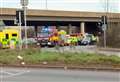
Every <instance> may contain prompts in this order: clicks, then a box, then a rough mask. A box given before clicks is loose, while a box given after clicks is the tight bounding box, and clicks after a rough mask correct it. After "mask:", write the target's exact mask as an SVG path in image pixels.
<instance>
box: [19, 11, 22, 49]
mask: <svg viewBox="0 0 120 82" xmlns="http://www.w3.org/2000/svg"><path fill="white" fill-rule="evenodd" d="M21 24H22V23H21V12H19V26H20V43H19V48H20V50H22V37H21V33H22V32H21V30H22V26H21Z"/></svg>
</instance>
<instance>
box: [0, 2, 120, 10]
mask: <svg viewBox="0 0 120 82" xmlns="http://www.w3.org/2000/svg"><path fill="white" fill-rule="evenodd" d="M104 1H105V0H47V8H48V9H49V10H68V11H93V12H103V11H105V8H104V7H105V2H104ZM108 1H109V12H120V0H108ZM0 7H5V8H6V7H7V8H21V5H20V0H0ZM28 8H29V9H46V0H29V5H28Z"/></svg>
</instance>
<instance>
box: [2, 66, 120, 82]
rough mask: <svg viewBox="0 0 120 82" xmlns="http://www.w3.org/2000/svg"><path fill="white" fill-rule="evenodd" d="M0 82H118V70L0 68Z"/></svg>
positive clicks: (119, 79)
mask: <svg viewBox="0 0 120 82" xmlns="http://www.w3.org/2000/svg"><path fill="white" fill-rule="evenodd" d="M0 69H1V71H0V80H1V81H0V82H120V72H109V71H107V72H106V71H86V70H64V69H38V68H8V67H1V68H0Z"/></svg>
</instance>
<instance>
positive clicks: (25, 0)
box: [20, 0, 28, 48]
mask: <svg viewBox="0 0 120 82" xmlns="http://www.w3.org/2000/svg"><path fill="white" fill-rule="evenodd" d="M20 3H21V5H22V8H23V10H24V20H25V21H24V27H25V48H28V45H27V44H28V43H27V20H26V12H27V6H28V0H21V2H20Z"/></svg>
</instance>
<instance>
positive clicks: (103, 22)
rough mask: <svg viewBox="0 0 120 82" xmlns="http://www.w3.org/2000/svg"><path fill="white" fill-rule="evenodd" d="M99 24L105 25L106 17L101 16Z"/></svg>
mask: <svg viewBox="0 0 120 82" xmlns="http://www.w3.org/2000/svg"><path fill="white" fill-rule="evenodd" d="M101 23H102V24H107V16H102V17H101Z"/></svg>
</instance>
